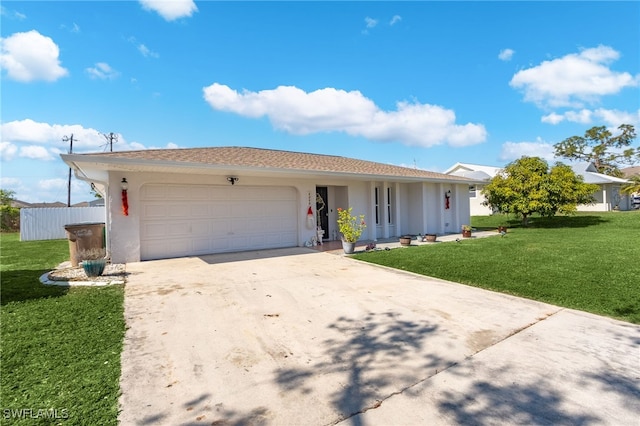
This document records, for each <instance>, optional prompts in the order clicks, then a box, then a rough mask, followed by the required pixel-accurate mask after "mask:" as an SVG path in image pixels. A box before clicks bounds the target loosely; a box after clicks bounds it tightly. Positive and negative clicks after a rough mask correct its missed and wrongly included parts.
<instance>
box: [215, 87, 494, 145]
mask: <svg viewBox="0 0 640 426" xmlns="http://www.w3.org/2000/svg"><path fill="white" fill-rule="evenodd" d="M203 92H204V98H205V100H206V101H207V103H209V105H210V106H211V107H212V108H214V109H216V110H219V111H227V112H232V113H235V114H238V115H241V116H245V117H251V118H258V117H263V116H267V117H268V118H269V120H270V121H271V123H272V124H273V126H274V127H275V128H276V129H279V130H283V131H286V132H288V133H291V134H297V135H306V134H310V133H319V132H344V133H347V134H349V135H352V136H359V137H365V138H367V139H370V140H374V141H382V142H393V141H399V142H401V143H403V144H405V145H410V146H423V147H429V146H433V145H439V144H444V143H447V144H449V145H451V146H467V145H474V144H477V143H481V142H484V140H485V139H486V135H487V132H486V130H485V128H484V126H483V125H482V124H473V123H467V124H464V125H459V124H456V122H455V121H456V117H455V113H454V111H452V110H450V109H446V108H444V107H441V106H438V105H429V104H420V103H409V102H398V103H397V110H395V111H383V110H381V109H380V108H378V107H377V106H376V105H375V104H374V103H373V101H371V100H370V99H368V98H366V97H364V96H363V95H362V94H361V93H360V92H358V91H352V92H346V91H344V90H338V89H334V88H325V89H320V90H316V91H313V92H309V93H307V92H305V91H303V90H301V89H298V88H297V87H293V86H279V87H277V88H276V89H273V90H262V91H259V92H250V91H246V90H245V91H243V92H242V93H238V92H237V91H235V90H233V89H231V88H229V87H228V86H225V85H222V84H218V83H214V84H212V85H211V86H208V87H205V88H203Z"/></svg>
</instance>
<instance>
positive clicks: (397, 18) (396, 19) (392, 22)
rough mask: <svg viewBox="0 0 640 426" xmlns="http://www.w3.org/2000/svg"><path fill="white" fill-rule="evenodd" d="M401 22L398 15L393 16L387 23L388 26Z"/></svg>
mask: <svg viewBox="0 0 640 426" xmlns="http://www.w3.org/2000/svg"><path fill="white" fill-rule="evenodd" d="M400 21H402V16H400V15H393V18H391V21H389V25H395V24H397V23H398V22H400Z"/></svg>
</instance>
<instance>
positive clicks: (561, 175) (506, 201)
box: [482, 157, 598, 225]
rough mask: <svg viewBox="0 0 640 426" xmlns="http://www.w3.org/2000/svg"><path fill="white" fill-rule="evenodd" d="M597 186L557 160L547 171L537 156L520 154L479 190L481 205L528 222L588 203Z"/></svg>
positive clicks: (546, 165)
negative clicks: (481, 198) (531, 217)
mask: <svg viewBox="0 0 640 426" xmlns="http://www.w3.org/2000/svg"><path fill="white" fill-rule="evenodd" d="M597 190H598V186H597V185H592V184H587V183H584V182H583V180H582V176H579V175H576V174H575V173H574V172H573V170H572V169H571V167H569V166H567V165H564V164H561V163H556V165H554V166H553V167H552V168H551V169H550V170H549V165H548V164H547V162H546V161H544V160H543V159H542V158H539V157H522V158H520V159H518V160H516V161H514V162H512V163H509V164H507V166H506V167H505V168H504V170H503V171H502V172H501V173H499V174H498V175H496V176H495V177H494V178H493V179H491V182H490V183H489V184H488V185H487V186H486V187H485V188H484V189H483V190H482V193H483V194H484V196H485V197H486V201H485V202H484V205H486V206H490V207H491V208H493V209H494V210H497V211H499V212H501V213H511V214H515V215H517V216H519V217H520V218H522V223H523V224H524V225H527V223H528V220H529V217H530V216H531V215H532V214H534V213H538V214H540V215H542V216H553V215H555V214H557V213H561V214H570V213H573V212H575V211H576V210H577V206H578V205H579V204H590V203H593V202H594V201H595V200H594V199H593V193H594V192H595V191H597Z"/></svg>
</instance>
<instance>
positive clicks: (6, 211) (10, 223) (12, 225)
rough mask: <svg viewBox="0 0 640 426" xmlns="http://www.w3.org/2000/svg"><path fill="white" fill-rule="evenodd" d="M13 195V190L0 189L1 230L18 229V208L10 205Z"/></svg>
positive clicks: (11, 230)
mask: <svg viewBox="0 0 640 426" xmlns="http://www.w3.org/2000/svg"><path fill="white" fill-rule="evenodd" d="M15 195H16V193H15V192H14V191H8V190H5V189H0V230H1V231H2V232H13V231H17V230H18V229H20V209H18V208H16V207H13V206H12V205H11V202H12V201H13V200H14V198H13V197H14V196H15Z"/></svg>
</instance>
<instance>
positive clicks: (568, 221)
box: [527, 215, 609, 228]
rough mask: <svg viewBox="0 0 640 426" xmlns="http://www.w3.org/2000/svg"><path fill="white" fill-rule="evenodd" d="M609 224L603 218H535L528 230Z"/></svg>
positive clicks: (587, 216) (582, 216) (585, 216)
mask: <svg viewBox="0 0 640 426" xmlns="http://www.w3.org/2000/svg"><path fill="white" fill-rule="evenodd" d="M607 222H609V220H608V219H606V218H604V217H602V216H590V215H576V216H554V217H535V218H532V219H531V220H530V221H529V225H528V226H527V227H528V228H587V227H589V226H597V225H602V224H603V223H607Z"/></svg>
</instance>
